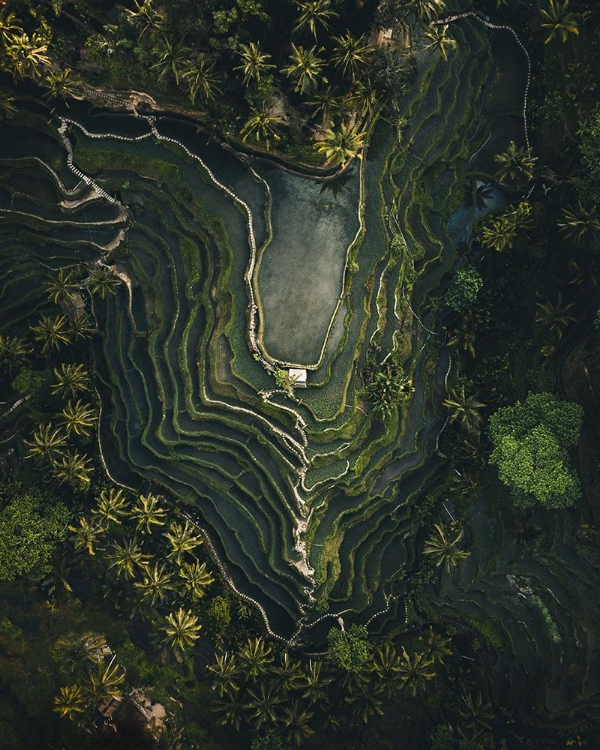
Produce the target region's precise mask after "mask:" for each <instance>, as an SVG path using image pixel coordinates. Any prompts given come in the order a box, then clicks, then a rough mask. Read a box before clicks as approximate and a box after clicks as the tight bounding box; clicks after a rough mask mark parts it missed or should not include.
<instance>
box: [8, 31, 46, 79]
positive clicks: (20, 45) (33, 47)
mask: <svg viewBox="0 0 600 750" xmlns="http://www.w3.org/2000/svg"><path fill="white" fill-rule="evenodd" d="M4 51H5V54H6V58H7V60H8V66H9V68H10V71H11V72H12V76H13V79H14V80H15V81H19V80H22V79H24V78H27V77H29V78H33V79H34V80H35V79H37V78H39V77H40V76H41V75H42V73H41V68H42V67H43V66H45V65H47V66H50V65H51V64H52V63H51V61H50V58H49V57H48V56H47V55H46V53H47V52H48V44H47V43H46V42H44V40H43V37H42V35H41V34H38V33H37V32H34V33H33V34H32V35H31V36H29V35H28V34H25V33H22V34H13V35H12V36H11V37H10V40H9V41H8V42H7V43H5V48H4Z"/></svg>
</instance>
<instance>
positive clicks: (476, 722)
mask: <svg viewBox="0 0 600 750" xmlns="http://www.w3.org/2000/svg"><path fill="white" fill-rule="evenodd" d="M462 700H463V707H462V708H459V710H458V713H459V715H460V718H461V721H460V724H461V725H462V726H461V727H459V734H461V735H462V736H463V737H465V738H466V739H469V738H471V737H473V738H474V739H475V737H474V736H475V735H477V734H479V732H481V730H482V729H487V730H489V729H490V728H491V724H490V722H491V721H492V719H493V718H494V714H493V712H492V705H491V703H488V702H487V701H484V700H483V696H482V695H481V693H477V695H476V696H475V697H473V695H472V693H470V692H469V693H463V695H462ZM465 730H466V731H465ZM475 741H476V740H475Z"/></svg>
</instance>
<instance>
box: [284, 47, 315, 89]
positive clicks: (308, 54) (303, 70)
mask: <svg viewBox="0 0 600 750" xmlns="http://www.w3.org/2000/svg"><path fill="white" fill-rule="evenodd" d="M320 51H321V50H317V48H316V46H315V47H311V48H310V49H307V48H306V47H303V46H302V45H301V44H299V45H298V46H296V45H295V44H294V43H293V42H292V54H291V55H290V60H291V63H290V64H289V65H287V66H286V67H285V68H282V69H281V72H282V73H284V74H285V75H286V76H288V77H289V78H293V79H294V80H295V85H294V91H296V92H297V93H298V94H304V93H306V92H307V91H310V90H311V89H313V88H314V87H315V86H316V84H317V83H318V81H319V78H320V77H321V71H322V69H323V67H324V65H325V61H324V60H323V59H322V58H321V57H319V52H320Z"/></svg>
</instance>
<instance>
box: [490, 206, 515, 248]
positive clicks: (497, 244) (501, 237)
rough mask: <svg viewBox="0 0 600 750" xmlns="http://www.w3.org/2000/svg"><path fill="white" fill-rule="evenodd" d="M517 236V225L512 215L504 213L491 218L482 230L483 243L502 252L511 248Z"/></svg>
mask: <svg viewBox="0 0 600 750" xmlns="http://www.w3.org/2000/svg"><path fill="white" fill-rule="evenodd" d="M516 236H517V227H516V226H515V223H514V221H513V220H512V219H511V217H510V216H507V215H502V216H498V217H497V218H494V219H490V220H489V221H488V222H487V223H486V224H485V225H484V227H483V229H482V230H481V244H482V245H483V246H484V247H487V248H489V249H490V250H496V252H498V253H501V252H503V251H504V250H506V249H510V248H511V247H512V246H513V244H514V241H515V238H516Z"/></svg>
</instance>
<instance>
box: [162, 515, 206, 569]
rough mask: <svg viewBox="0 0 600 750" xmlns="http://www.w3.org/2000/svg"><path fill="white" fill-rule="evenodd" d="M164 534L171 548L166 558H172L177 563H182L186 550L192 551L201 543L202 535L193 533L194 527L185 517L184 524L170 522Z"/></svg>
mask: <svg viewBox="0 0 600 750" xmlns="http://www.w3.org/2000/svg"><path fill="white" fill-rule="evenodd" d="M164 536H165V539H166V540H167V542H168V543H169V546H170V548H171V549H170V551H169V553H168V554H167V558H168V559H169V560H173V559H174V560H175V562H176V563H177V565H181V564H182V561H183V559H184V555H185V554H186V552H193V551H194V550H195V549H196V548H197V547H199V546H200V545H201V544H203V539H202V537H201V536H200V535H199V534H196V533H195V531H194V527H193V526H192V525H191V524H190V522H189V521H188V520H187V519H186V521H185V524H181V523H174V522H173V523H171V525H170V526H169V531H168V532H166V533H165V535H164Z"/></svg>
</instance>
